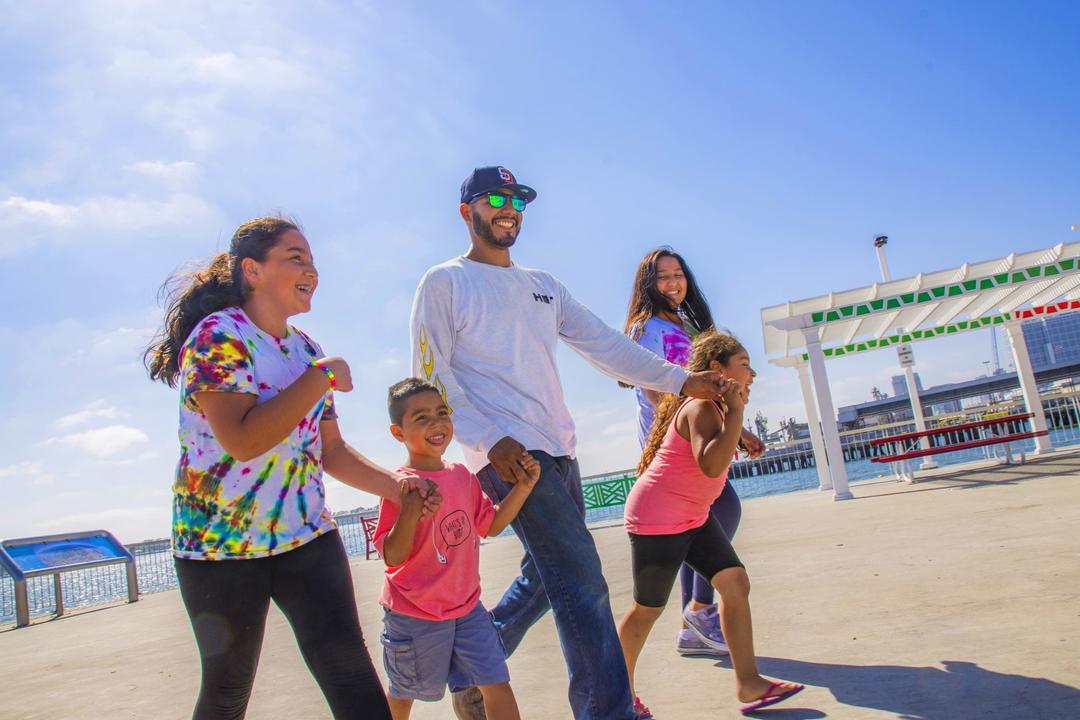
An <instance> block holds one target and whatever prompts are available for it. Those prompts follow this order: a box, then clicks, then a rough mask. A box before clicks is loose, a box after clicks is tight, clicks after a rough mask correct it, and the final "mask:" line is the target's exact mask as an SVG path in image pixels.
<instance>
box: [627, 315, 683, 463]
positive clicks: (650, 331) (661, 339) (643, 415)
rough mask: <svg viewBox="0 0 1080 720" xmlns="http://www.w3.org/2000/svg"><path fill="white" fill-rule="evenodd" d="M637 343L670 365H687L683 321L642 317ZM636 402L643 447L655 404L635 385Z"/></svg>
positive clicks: (650, 426)
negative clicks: (642, 322) (679, 323)
mask: <svg viewBox="0 0 1080 720" xmlns="http://www.w3.org/2000/svg"><path fill="white" fill-rule="evenodd" d="M637 341H638V344H639V345H641V346H642V347H644V348H647V349H649V350H652V351H653V352H654V353H656V354H657V355H659V356H660V357H662V358H664V359H665V360H667V361H668V362H669V363H671V364H672V365H678V366H679V367H686V363H687V362H689V361H690V346H691V345H692V344H693V340H692V339H691V337H690V335H689V334H688V333H687V332H686V330H685V329H684V328H683V326H682V325H676V324H675V323H673V322H670V321H668V320H664V319H662V318H658V317H655V316H654V317H651V318H649V319H648V320H647V321H645V326H644V327H643V328H642V329H641V335H639V336H638V339H637ZM634 392H635V393H636V394H637V402H638V441H639V442H640V443H641V447H645V441H646V440H648V439H649V431H650V430H651V429H652V421H653V416H655V415H656V408H655V407H654V406H653V404H652V403H651V402H649V398H648V397H646V395H645V391H644V390H642V389H641V388H634Z"/></svg>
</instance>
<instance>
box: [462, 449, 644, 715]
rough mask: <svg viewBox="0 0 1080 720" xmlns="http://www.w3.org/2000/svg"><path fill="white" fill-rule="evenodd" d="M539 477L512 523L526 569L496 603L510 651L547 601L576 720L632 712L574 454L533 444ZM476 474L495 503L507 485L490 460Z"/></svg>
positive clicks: (497, 620) (497, 619) (497, 621)
mask: <svg viewBox="0 0 1080 720" xmlns="http://www.w3.org/2000/svg"><path fill="white" fill-rule="evenodd" d="M531 454H532V456H533V457H535V458H536V459H537V461H539V463H540V480H539V481H538V482H537V483H536V487H535V488H533V491H532V494H530V495H529V499H528V500H526V501H525V505H524V506H523V507H522V508H521V512H519V513H518V516H517V518H516V519H515V520H514V522H513V523H511V526H512V527H513V528H514V532H515V533H517V536H518V538H519V539H520V540H521V544H522V545H524V546H525V557H523V558H522V560H521V575H520V576H519V577H518V578H517V579H515V580H514V581H513V582H512V583H510V587H509V588H508V589H507V590H506V592H505V593H504V594H503V596H502V599H501V600H500V601H499V604H498V605H496V606H495V607H494V608H492V610H491V615H492V617H493V618H494V620H495V627H496V629H497V630H498V631H499V636H500V638H501V639H502V642H503V646H504V647H505V648H506V652H507V654H508V655H509V654H510V653H513V652H514V649H515V648H516V647H517V646H518V644H519V643H521V640H522V638H524V637H525V632H526V631H527V630H528V629H529V628H530V627H532V625H533V623H535V622H536V621H537V620H539V619H540V618H541V617H542V616H543V615H544V613H545V612H547V611H548V608H551V611H552V614H553V615H554V616H555V628H556V630H557V631H558V633H559V644H560V645H561V646H562V651H563V657H565V658H566V666H567V670H568V671H569V673H570V693H569V695H570V709H571V711H572V712H573V714H574V717H575V718H576V719H577V720H585V719H588V720H634V719H635V718H636V714H635V713H634V710H633V698H632V697H631V693H630V679H629V676H628V674H627V672H626V662H625V660H624V659H623V654H622V647H621V646H620V645H619V636H618V634H617V633H616V632H615V620H614V619H613V618H612V616H611V603H610V600H609V597H608V588H607V583H606V582H605V581H604V576H603V574H602V573H601V568H600V556H599V555H597V553H596V544H595V543H594V542H593V538H592V535H591V534H589V530H588V528H586V527H585V501H584V498H583V497H582V494H581V471H580V470H579V469H578V464H577V460H573V459H571V458H565V457H552V456H551V455H548V454H547V453H543V452H538V451H532V452H531ZM477 477H478V478H479V479H480V487H481V488H483V490H484V492H485V493H487V495H488V497H490V498H491V500H492V502H495V503H498V502H499V501H501V500H502V498H504V497H506V495H507V493H509V492H510V488H511V486H510V485H508V484H507V483H505V482H503V481H502V480H501V479H500V478H499V476H498V474H497V473H496V472H495V471H494V469H492V467H491V466H490V465H488V466H487V467H485V468H483V469H482V470H481V471H480V472H479V473H477Z"/></svg>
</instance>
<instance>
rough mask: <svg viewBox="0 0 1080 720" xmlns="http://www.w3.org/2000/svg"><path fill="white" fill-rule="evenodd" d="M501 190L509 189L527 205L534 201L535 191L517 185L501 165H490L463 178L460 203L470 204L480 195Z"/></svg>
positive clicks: (525, 186) (512, 176) (511, 174)
mask: <svg viewBox="0 0 1080 720" xmlns="http://www.w3.org/2000/svg"><path fill="white" fill-rule="evenodd" d="M502 188H510V189H511V190H513V191H514V192H515V193H516V194H518V195H520V196H521V199H522V200H524V201H525V202H527V203H531V202H532V201H533V200H535V199H536V191H535V190H533V189H532V188H531V187H529V186H528V185H522V184H521V183H519V182H518V181H517V179H516V178H515V177H514V173H512V172H510V171H509V170H507V169H506V168H504V167H503V166H501V165H491V166H489V167H482V168H476V169H475V170H473V171H472V173H470V174H469V177H467V178H465V182H463V183H461V202H463V203H467V202H472V201H473V200H475V199H476V198H477V197H478V196H480V195H483V194H485V193H489V192H491V191H492V190H501V189H502Z"/></svg>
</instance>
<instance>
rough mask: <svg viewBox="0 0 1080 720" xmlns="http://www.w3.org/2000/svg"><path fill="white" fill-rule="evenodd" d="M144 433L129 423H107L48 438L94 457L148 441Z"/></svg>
mask: <svg viewBox="0 0 1080 720" xmlns="http://www.w3.org/2000/svg"><path fill="white" fill-rule="evenodd" d="M149 440H150V438H149V437H147V435H146V433H144V432H143V431H142V430H139V429H138V428H133V427H131V426H129V425H109V426H108V427H103V428H96V429H94V430H87V431H85V432H79V433H71V434H69V435H63V436H61V437H57V438H50V439H49V441H48V442H49V443H50V444H52V443H60V444H63V445H69V446H71V447H74V448H77V449H79V450H82V451H83V452H85V453H89V454H90V455H93V456H95V457H100V458H106V457H109V456H112V455H116V454H117V453H120V452H123V451H124V450H127V449H128V448H129V447H131V446H132V445H138V444H140V443H144V442H147V441H149Z"/></svg>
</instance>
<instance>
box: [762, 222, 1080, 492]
mask: <svg viewBox="0 0 1080 720" xmlns="http://www.w3.org/2000/svg"><path fill="white" fill-rule="evenodd" d="M1077 309H1080V243H1068V244H1065V243H1062V244H1060V245H1055V246H1054V247H1050V248H1046V249H1043V250H1033V251H1030V252H1025V253H1013V254H1011V255H1008V256H1006V257H1003V258H998V259H996V260H986V261H983V262H978V263H965V264H963V265H961V266H960V267H957V268H952V269H949V270H940V271H937V272H933V273H925V274H924V273H920V274H919V275H916V276H914V277H909V278H903V279H900V280H890V281H888V282H881V283H874V284H873V285H868V286H865V287H860V288H855V289H853V290H844V291H842V292H831V293H829V294H828V295H822V296H820V297H814V298H808V299H806V300H798V301H792V302H786V303H784V304H782V305H773V306H771V307H766V308H762V309H761V326H762V331H763V333H764V339H765V353H766V355H768V356H770V360H769V362H771V363H773V364H775V365H779V366H782V367H793V368H795V369H796V370H798V372H799V378H800V381H801V383H802V392H803V400H804V402H805V405H806V412H807V416H808V422H809V424H810V431H811V432H810V434H811V441H812V442H813V445H814V455H815V457H816V458H818V463H817V467H818V477H819V480H820V483H821V487H822V489H830V488H831V489H832V490H833V492H834V497H835V498H836V499H838V500H840V499H846V498H849V497H851V493H850V491H849V489H848V487H847V473H846V472H845V470H844V465H843V454H842V453H841V450H840V437H839V433H838V431H837V427H836V413H835V411H834V409H833V402H832V397H831V394H830V392H829V381H828V376H827V374H826V372H825V359H826V358H837V357H846V356H849V355H855V354H859V353H865V352H870V351H874V350H881V349H883V348H889V347H895V348H897V349H898V350H900V351H901V353H903V352H904V351H905V350H906V351H907V352H908V354H909V356H910V343H915V342H920V341H923V340H930V339H933V338H936V337H941V336H943V335H955V334H957V333H963V332H970V331H972V330H981V329H983V328H987V327H993V326H997V325H1001V326H1003V327H1004V328H1005V330H1006V332H1007V333H1008V336H1009V341H1010V344H1011V346H1012V350H1013V355H1014V360H1015V365H1016V369H1017V375H1018V376H1019V378H1020V386H1021V389H1022V391H1023V394H1024V402H1025V403H1026V405H1027V408H1028V411H1029V412H1033V413H1034V414H1035V417H1034V420H1033V425H1034V428H1035V429H1036V430H1045V429H1046V418H1045V416H1044V415H1043V413H1042V405H1041V403H1040V402H1039V396H1038V392H1037V388H1036V385H1035V374H1034V372H1033V371H1032V369H1031V360H1030V358H1029V356H1028V351H1027V346H1026V345H1025V344H1024V335H1023V333H1022V332H1021V329H1020V322H1021V321H1022V320H1025V319H1027V318H1029V317H1037V316H1039V315H1044V314H1051V313H1057V312H1069V311H1072V310H1077ZM901 358H903V355H902V354H901ZM811 381H812V384H811ZM913 395H914V394H913ZM913 400H914V401H915V405H918V401H917V398H915V397H913ZM916 415H917V417H919V419H921V408H916ZM818 418H822V419H829V421H828V422H821V423H820V427H819V421H818ZM1050 450H1051V446H1050V443H1049V440H1048V439H1047V438H1046V437H1040V438H1038V444H1037V452H1050ZM824 458H829V459H832V461H831V462H830V461H826V462H821V460H822V459H824Z"/></svg>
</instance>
